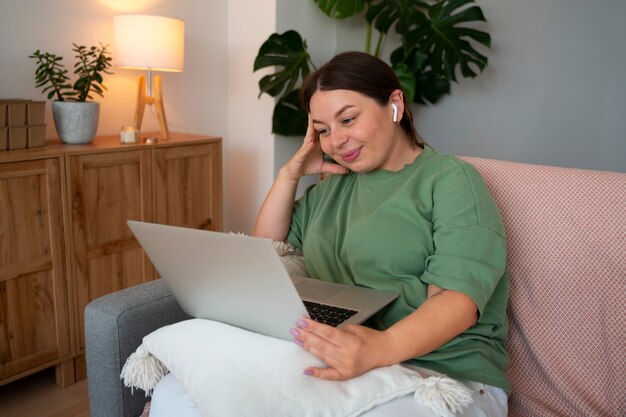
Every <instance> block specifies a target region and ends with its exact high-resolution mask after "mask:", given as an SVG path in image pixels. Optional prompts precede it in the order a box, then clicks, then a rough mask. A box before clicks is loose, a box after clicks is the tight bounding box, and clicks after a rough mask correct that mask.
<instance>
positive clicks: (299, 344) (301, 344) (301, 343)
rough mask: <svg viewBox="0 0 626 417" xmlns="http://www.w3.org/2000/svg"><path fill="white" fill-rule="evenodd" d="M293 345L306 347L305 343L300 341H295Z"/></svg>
mask: <svg viewBox="0 0 626 417" xmlns="http://www.w3.org/2000/svg"><path fill="white" fill-rule="evenodd" d="M293 343H295V344H296V345H298V346H300V347H304V342H303V341H302V340H300V339H293Z"/></svg>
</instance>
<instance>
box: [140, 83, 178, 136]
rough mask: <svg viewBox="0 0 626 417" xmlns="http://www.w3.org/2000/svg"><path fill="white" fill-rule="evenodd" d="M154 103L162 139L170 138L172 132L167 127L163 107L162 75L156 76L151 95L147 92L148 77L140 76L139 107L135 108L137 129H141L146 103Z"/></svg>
mask: <svg viewBox="0 0 626 417" xmlns="http://www.w3.org/2000/svg"><path fill="white" fill-rule="evenodd" d="M147 104H149V105H152V104H154V106H155V109H156V113H157V117H158V119H159V125H160V126H161V136H162V137H161V139H162V140H169V138H170V132H169V130H168V129H167V119H166V118H165V108H164V107H163V90H162V89H161V77H159V76H158V75H155V76H154V94H153V95H151V96H149V95H147V94H146V78H145V77H143V76H141V77H139V90H138V92H137V107H136V108H135V129H137V131H141V122H142V121H143V112H144V110H145V109H146V105H147Z"/></svg>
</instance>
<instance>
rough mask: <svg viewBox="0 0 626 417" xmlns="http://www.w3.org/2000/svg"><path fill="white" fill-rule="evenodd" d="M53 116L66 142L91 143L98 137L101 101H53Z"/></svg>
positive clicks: (60, 135) (58, 130) (60, 136)
mask: <svg viewBox="0 0 626 417" xmlns="http://www.w3.org/2000/svg"><path fill="white" fill-rule="evenodd" d="M52 117H53V118H54V126H55V127H56V129H57V134H58V135H59V138H60V139H61V141H62V142H64V143H71V144H78V143H89V142H91V141H92V140H93V138H95V137H96V131H97V130H98V119H99V118H100V103H98V102H95V101H85V102H80V101H53V102H52Z"/></svg>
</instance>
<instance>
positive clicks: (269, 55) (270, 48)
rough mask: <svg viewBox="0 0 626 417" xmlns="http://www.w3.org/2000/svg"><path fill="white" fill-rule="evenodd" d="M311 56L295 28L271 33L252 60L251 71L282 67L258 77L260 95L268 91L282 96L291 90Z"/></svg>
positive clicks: (306, 72) (308, 69) (307, 68)
mask: <svg viewBox="0 0 626 417" xmlns="http://www.w3.org/2000/svg"><path fill="white" fill-rule="evenodd" d="M310 61H311V58H310V56H309V53H308V52H307V47H306V42H305V41H304V40H302V37H301V36H300V34H299V33H298V32H296V31H295V30H289V31H287V32H285V33H283V34H282V35H279V34H277V33H274V34H272V35H271V36H270V37H269V38H268V39H267V40H266V41H265V42H264V43H263V45H261V48H260V49H259V53H258V54H257V56H256V59H255V60H254V71H256V70H258V69H261V68H265V67H272V66H277V67H282V69H280V70H278V71H276V72H275V73H273V74H270V75H266V76H264V77H263V78H261V80H260V81H259V89H260V93H259V96H260V95H261V94H263V93H267V94H269V95H270V96H272V97H277V96H278V97H280V98H281V99H282V98H283V97H285V96H286V95H288V94H289V93H291V92H292V91H293V90H294V88H295V86H296V84H297V82H298V80H299V79H300V77H302V78H304V77H305V76H306V75H307V74H308V73H309V72H310V68H309V62H310Z"/></svg>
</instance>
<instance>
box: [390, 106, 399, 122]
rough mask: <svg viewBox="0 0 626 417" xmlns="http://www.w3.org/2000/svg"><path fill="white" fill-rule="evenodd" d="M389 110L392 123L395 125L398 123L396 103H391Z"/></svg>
mask: <svg viewBox="0 0 626 417" xmlns="http://www.w3.org/2000/svg"><path fill="white" fill-rule="evenodd" d="M391 108H392V109H393V122H394V123H396V122H397V121H398V106H397V105H396V103H391Z"/></svg>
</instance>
